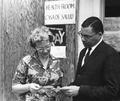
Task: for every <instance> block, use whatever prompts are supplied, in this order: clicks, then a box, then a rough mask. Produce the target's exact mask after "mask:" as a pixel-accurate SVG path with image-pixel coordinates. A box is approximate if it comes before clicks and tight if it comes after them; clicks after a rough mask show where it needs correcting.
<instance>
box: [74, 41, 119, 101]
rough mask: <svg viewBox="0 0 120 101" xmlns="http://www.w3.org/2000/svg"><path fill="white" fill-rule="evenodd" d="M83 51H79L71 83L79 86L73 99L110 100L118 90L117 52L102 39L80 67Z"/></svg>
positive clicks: (85, 100)
mask: <svg viewBox="0 0 120 101" xmlns="http://www.w3.org/2000/svg"><path fill="white" fill-rule="evenodd" d="M85 51H86V50H85V49H83V50H82V51H81V53H80V56H79V62H78V66H77V73H76V78H75V81H74V82H73V83H72V84H73V85H77V86H80V89H79V93H78V95H77V96H75V97H73V101H112V99H114V98H116V95H117V93H118V91H119V82H120V59H119V58H120V56H119V54H118V53H117V52H116V51H115V50H114V49H113V48H112V47H111V46H109V45H107V44H106V43H105V42H103V41H102V42H101V43H100V44H99V45H98V46H97V47H96V48H95V50H94V51H93V52H92V54H91V55H90V57H89V59H88V61H87V63H86V64H84V66H82V67H81V63H82V59H83V56H84V54H85Z"/></svg>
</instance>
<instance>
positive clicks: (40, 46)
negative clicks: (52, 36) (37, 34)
mask: <svg viewBox="0 0 120 101" xmlns="http://www.w3.org/2000/svg"><path fill="white" fill-rule="evenodd" d="M36 50H37V51H38V54H39V55H41V56H42V57H47V56H49V55H50V50H51V44H50V42H49V40H44V41H42V42H37V43H36Z"/></svg>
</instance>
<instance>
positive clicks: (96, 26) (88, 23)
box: [81, 16, 104, 34]
mask: <svg viewBox="0 0 120 101" xmlns="http://www.w3.org/2000/svg"><path fill="white" fill-rule="evenodd" d="M81 26H82V27H83V28H85V27H92V30H93V31H94V32H95V33H99V32H101V33H102V34H103V33H104V29H103V24H102V21H101V20H100V19H99V18H98V17H94V16H92V17H89V18H87V19H86V20H85V21H84V22H83V23H82V25H81Z"/></svg>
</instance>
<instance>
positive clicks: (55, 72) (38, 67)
mask: <svg viewBox="0 0 120 101" xmlns="http://www.w3.org/2000/svg"><path fill="white" fill-rule="evenodd" d="M51 36H52V33H51V32H50V31H49V29H48V28H47V27H45V26H42V27H38V28H36V29H35V30H33V31H32V34H31V35H30V37H29V42H30V46H31V47H32V48H34V50H35V52H34V54H32V55H27V56H25V57H24V58H23V59H21V61H20V63H19V65H18V66H17V70H16V72H15V75H14V78H13V83H12V90H13V92H15V94H18V95H19V97H20V99H21V100H23V101H55V96H56V93H57V91H58V90H59V89H57V87H58V86H60V85H61V78H62V77H63V72H62V71H61V69H60V65H59V64H60V60H59V59H56V58H54V57H53V56H51V55H50V49H51V42H50V39H51Z"/></svg>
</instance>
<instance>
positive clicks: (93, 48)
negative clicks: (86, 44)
mask: <svg viewBox="0 0 120 101" xmlns="http://www.w3.org/2000/svg"><path fill="white" fill-rule="evenodd" d="M102 40H103V37H101V39H100V41H99V42H98V43H97V44H96V45H94V46H93V47H91V51H90V54H91V53H92V52H93V51H94V50H95V48H96V47H97V46H98V45H99V44H100V43H101V42H102ZM87 51H88V49H87Z"/></svg>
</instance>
